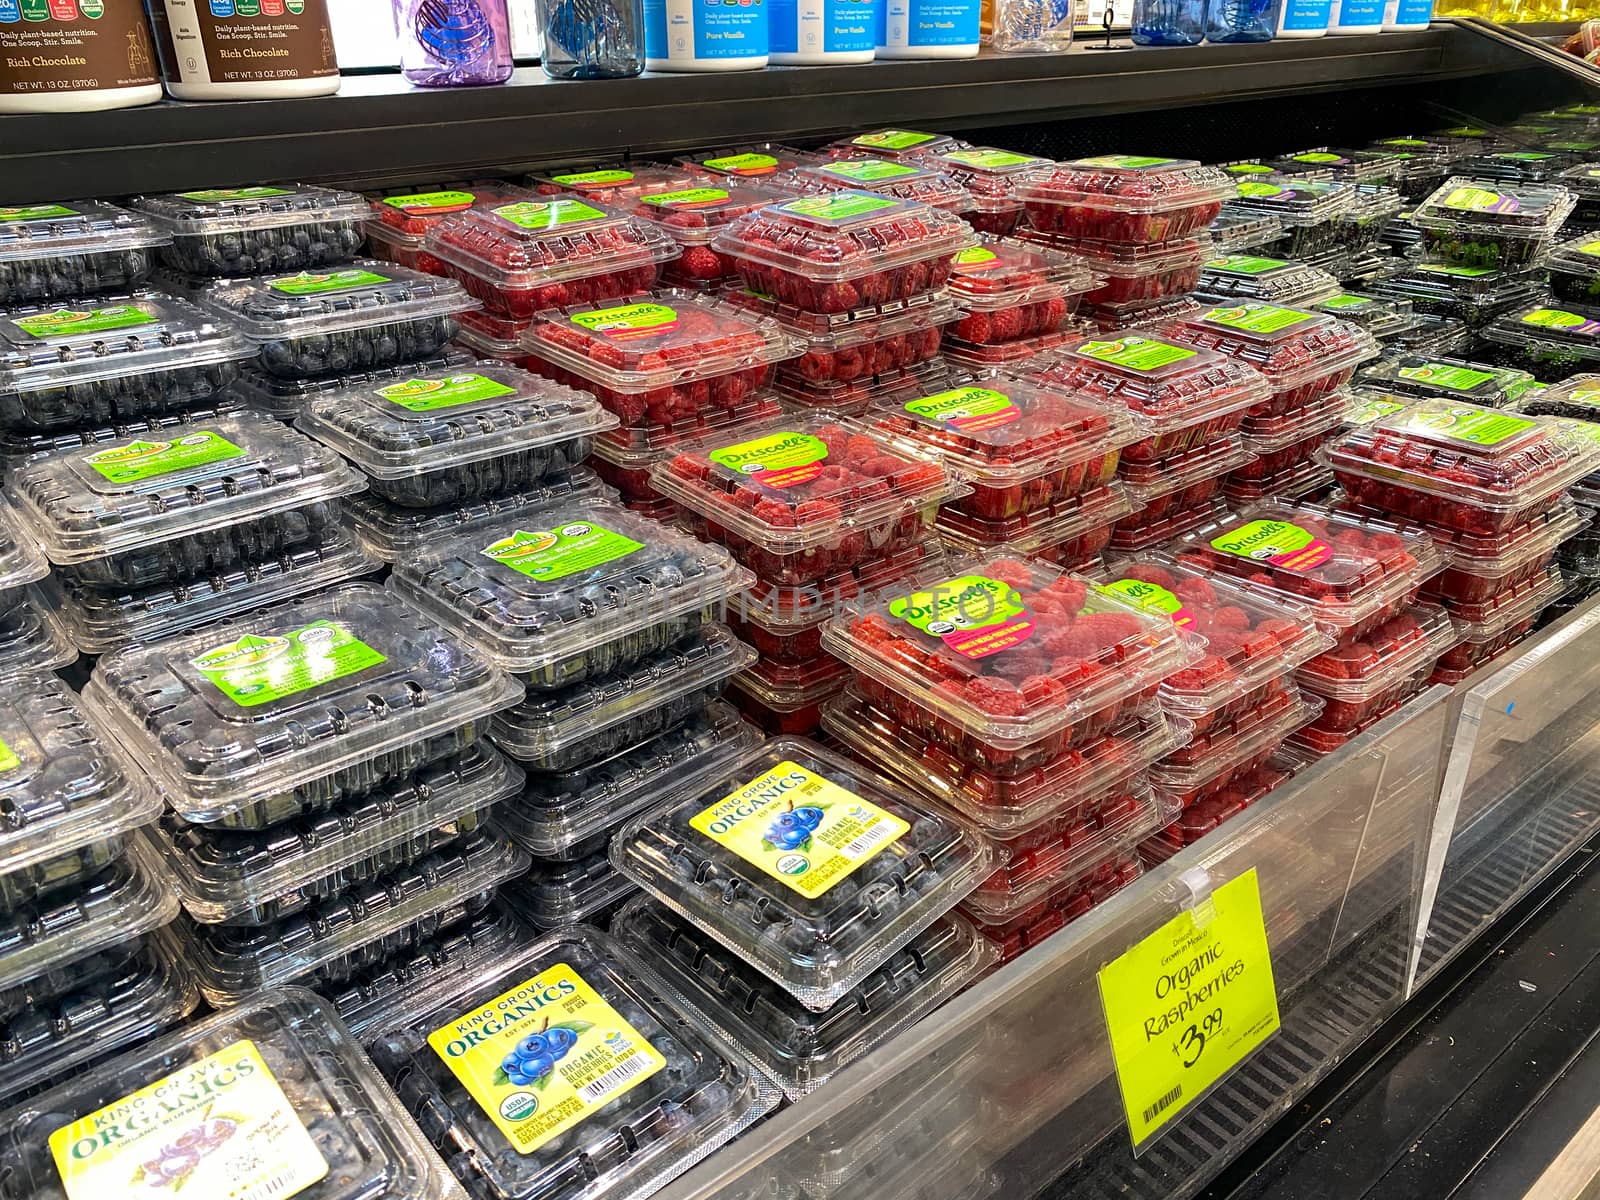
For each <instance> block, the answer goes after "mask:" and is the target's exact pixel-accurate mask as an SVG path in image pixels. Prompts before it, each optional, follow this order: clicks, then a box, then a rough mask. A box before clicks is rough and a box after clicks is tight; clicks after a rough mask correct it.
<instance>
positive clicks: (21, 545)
mask: <svg viewBox="0 0 1600 1200" xmlns="http://www.w3.org/2000/svg"><path fill="white" fill-rule="evenodd" d="M49 573H50V563H49V561H48V560H47V559H46V558H45V556H44V552H43V551H42V550H40V548H39V543H38V542H37V541H35V540H34V537H33V535H32V534H31V533H29V532H28V531H27V530H25V529H24V528H23V527H22V522H20V521H19V520H18V519H17V517H16V514H15V513H14V512H13V511H12V509H11V506H10V505H8V504H6V503H5V501H4V500H3V499H0V596H5V595H7V594H9V593H11V592H13V591H15V590H16V589H17V588H19V587H22V586H23V585H25V584H29V583H36V582H38V581H39V580H41V579H43V578H44V577H45V576H46V575H48V574H49Z"/></svg>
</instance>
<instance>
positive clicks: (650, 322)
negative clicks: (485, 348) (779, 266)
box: [522, 288, 801, 395]
mask: <svg viewBox="0 0 1600 1200" xmlns="http://www.w3.org/2000/svg"><path fill="white" fill-rule="evenodd" d="M522 344H523V348H524V350H525V351H526V352H527V353H529V354H531V355H533V356H535V357H536V358H538V359H541V360H544V361H547V362H550V363H553V364H555V365H557V366H559V367H564V368H566V369H567V370H569V371H571V372H572V373H573V374H575V375H578V376H580V377H582V378H584V379H590V380H593V381H594V382H596V383H598V384H601V385H603V386H605V387H607V388H609V389H611V390H612V391H614V392H621V393H623V394H626V395H631V394H636V393H639V392H648V391H650V390H652V389H654V388H666V387H672V386H674V385H678V384H689V383H694V382H697V381H699V380H703V379H709V378H711V377H713V376H717V375H725V374H728V373H729V372H731V371H739V370H745V369H747V368H750V367H758V366H762V365H764V364H767V363H773V362H778V361H780V360H782V359H786V358H793V357H795V356H796V355H797V354H799V353H800V352H801V344H800V342H799V340H798V339H796V338H794V337H793V336H792V335H790V334H788V333H787V332H785V331H784V329H783V327H782V326H780V325H779V324H778V323H777V322H776V321H774V320H771V319H770V318H764V317H758V316H756V315H754V314H752V313H751V312H750V311H749V310H748V309H745V308H743V307H742V306H740V305H737V304H733V303H730V302H728V301H726V300H720V299H714V298H710V297H703V296H700V295H699V294H697V293H694V292H689V291H684V290H682V289H678V288H664V289H661V290H659V291H654V292H646V293H639V294H637V295H633V296H629V297H626V298H624V299H622V300H610V301H606V302H604V303H602V304H598V305H595V304H574V305H568V306H566V307H564V308H555V309H549V310H547V311H545V312H543V313H541V314H539V319H538V320H537V321H535V322H534V323H533V325H531V326H530V327H529V328H528V331H527V332H526V333H525V334H524V335H523V342H522Z"/></svg>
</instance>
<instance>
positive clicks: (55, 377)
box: [0, 292, 255, 430]
mask: <svg viewBox="0 0 1600 1200" xmlns="http://www.w3.org/2000/svg"><path fill="white" fill-rule="evenodd" d="M254 353H255V348H254V347H253V346H252V345H251V344H250V342H249V341H247V340H246V339H245V338H243V337H241V336H240V335H239V334H238V333H237V332H235V331H234V330H233V329H232V328H230V327H229V326H228V325H226V324H221V323H218V322H217V321H216V320H215V319H214V318H212V317H211V316H210V315H209V314H208V313H205V312H202V311H201V310H200V309H198V308H196V307H195V306H193V305H192V304H189V303H188V302H186V301H183V300H173V299H169V298H168V297H166V296H161V295H157V294H156V293H154V292H141V293H137V294H132V295H118V296H99V297H95V298H94V299H92V300H81V301H75V302H73V303H71V304H69V305H63V304H61V303H59V302H58V303H54V304H43V305H30V306H24V307H18V308H12V309H9V310H7V311H6V312H5V313H3V314H0V421H4V423H5V424H6V425H8V426H12V427H15V428H21V429H31V430H52V429H62V428H71V427H79V426H84V425H106V424H111V423H113V422H116V421H126V420H132V419H136V418H140V417H147V416H157V415H161V414H164V413H167V412H171V411H173V410H175V409H181V408H185V407H188V406H190V405H193V404H199V403H204V402H205V401H207V400H209V399H210V398H211V396H212V395H213V394H214V393H215V392H217V391H219V390H220V389H222V388H224V387H226V386H227V385H228V384H229V383H231V382H232V381H233V379H234V377H235V376H236V375H237V373H238V363H239V362H241V361H243V360H244V359H247V358H249V357H250V356H251V355H252V354H254Z"/></svg>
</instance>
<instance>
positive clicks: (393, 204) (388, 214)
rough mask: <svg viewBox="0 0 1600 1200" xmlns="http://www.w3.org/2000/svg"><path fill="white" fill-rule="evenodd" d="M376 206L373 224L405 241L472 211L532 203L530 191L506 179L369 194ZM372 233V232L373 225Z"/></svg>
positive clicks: (421, 185) (414, 186) (416, 185)
mask: <svg viewBox="0 0 1600 1200" xmlns="http://www.w3.org/2000/svg"><path fill="white" fill-rule="evenodd" d="M366 195H367V200H368V201H369V203H371V205H372V223H373V224H377V225H381V226H383V227H384V228H385V229H389V230H393V231H394V232H395V233H397V234H400V235H401V236H402V237H408V238H409V237H415V238H417V239H418V240H419V241H420V239H421V237H422V235H423V234H425V233H427V232H428V230H430V229H432V228H433V227H434V226H435V225H437V224H438V223H439V222H440V221H442V220H444V219H445V218H446V217H449V216H453V215H455V214H456V213H459V212H462V211H464V210H465V209H469V208H490V207H495V206H497V205H501V204H510V203H512V202H513V201H517V200H532V199H533V197H534V193H532V192H530V191H529V190H528V189H527V188H523V187H518V186H517V185H516V184H514V183H507V182H505V181H504V180H503V179H467V180H443V181H435V182H432V183H413V184H407V185H406V186H405V187H390V188H384V189H382V190H381V191H375V192H368V193H366ZM368 231H369V232H370V231H371V226H370V225H369V227H368Z"/></svg>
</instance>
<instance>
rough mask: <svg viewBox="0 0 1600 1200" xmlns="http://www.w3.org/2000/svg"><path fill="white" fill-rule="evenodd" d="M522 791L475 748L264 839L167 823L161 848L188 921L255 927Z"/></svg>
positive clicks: (513, 776) (497, 761)
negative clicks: (346, 875) (263, 915)
mask: <svg viewBox="0 0 1600 1200" xmlns="http://www.w3.org/2000/svg"><path fill="white" fill-rule="evenodd" d="M522 784H523V774H522V770H521V768H519V767H517V766H516V765H515V764H513V763H511V762H510V761H509V760H507V759H506V758H504V757H503V756H502V755H500V754H498V753H496V752H495V751H494V750H493V749H492V748H491V747H490V746H489V745H488V744H487V743H485V742H479V743H477V744H476V745H473V746H471V747H468V748H467V749H466V750H465V751H463V752H462V753H461V754H459V755H455V756H452V757H450V758H446V759H440V760H439V761H437V762H433V763H429V764H428V765H427V766H424V767H422V768H420V769H419V770H418V771H417V772H416V773H415V774H413V775H411V776H409V777H406V778H402V779H397V780H392V781H390V782H388V783H385V784H383V785H381V786H380V787H377V788H374V789H373V790H372V791H370V792H367V793H364V794H362V795H359V796H352V797H351V798H350V799H348V800H346V801H344V802H343V803H341V804H339V805H338V806H336V807H335V808H332V809H329V810H328V811H327V812H323V813H315V814H310V815H308V816H305V817H302V818H301V819H299V820H297V821H289V822H285V823H284V824H282V825H279V826H276V827H274V828H273V829H272V830H270V831H267V832H264V833H246V832H236V831H232V830H216V829H208V828H206V827H204V826H198V825H189V824H187V823H185V822H183V821H181V820H179V819H178V818H175V817H168V818H166V819H165V820H164V821H163V822H162V828H161V832H160V835H159V836H158V837H157V838H156V843H157V846H158V847H159V848H160V850H161V852H162V854H163V856H164V857H165V859H166V862H167V866H168V868H169V870H170V872H171V876H172V878H173V880H174V881H175V883H176V884H177V887H178V892H179V896H180V898H181V899H182V901H183V906H184V908H185V910H187V912H188V913H189V915H190V916H191V917H193V918H194V919H195V920H196V921H199V922H202V923H204V924H208V925H256V924H262V923H264V922H263V921H261V920H258V919H256V914H255V913H254V912H253V911H252V910H256V909H262V908H266V909H276V910H277V911H284V908H285V906H284V904H283V903H282V902H283V901H284V900H285V899H286V898H289V899H294V900H298V899H299V898H300V895H301V894H303V895H304V896H305V897H307V898H315V897H318V896H322V895H333V894H336V893H337V892H338V891H340V890H342V887H341V886H340V885H341V883H351V882H360V881H361V880H363V879H366V878H370V877H371V876H373V875H377V874H380V873H382V872H383V871H384V870H386V869H387V868H386V867H385V866H384V865H383V864H384V863H385V861H386V859H385V854H384V852H385V851H389V850H404V849H405V846H404V843H407V842H411V841H419V842H424V841H425V839H424V838H423V837H422V835H426V834H430V833H433V832H435V831H443V832H444V833H445V834H450V833H451V831H452V830H453V829H454V828H455V826H456V823H457V822H460V821H462V820H463V818H468V817H473V816H476V815H477V814H480V813H482V812H484V811H485V810H487V809H488V808H489V807H490V806H491V805H495V804H497V803H498V802H500V801H502V800H506V799H507V798H508V797H510V796H513V795H515V794H516V793H517V792H519V791H520V790H521V788H522ZM443 841H444V838H441V839H440V842H441V844H442V843H443ZM417 857H420V855H417ZM358 864H359V865H361V866H362V867H363V868H364V869H363V870H362V871H360V872H355V873H353V875H354V877H353V878H351V879H349V880H341V878H340V877H341V873H343V872H345V868H348V867H353V866H357V865H358ZM267 919H268V920H271V919H276V918H275V916H273V917H268V918H267Z"/></svg>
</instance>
